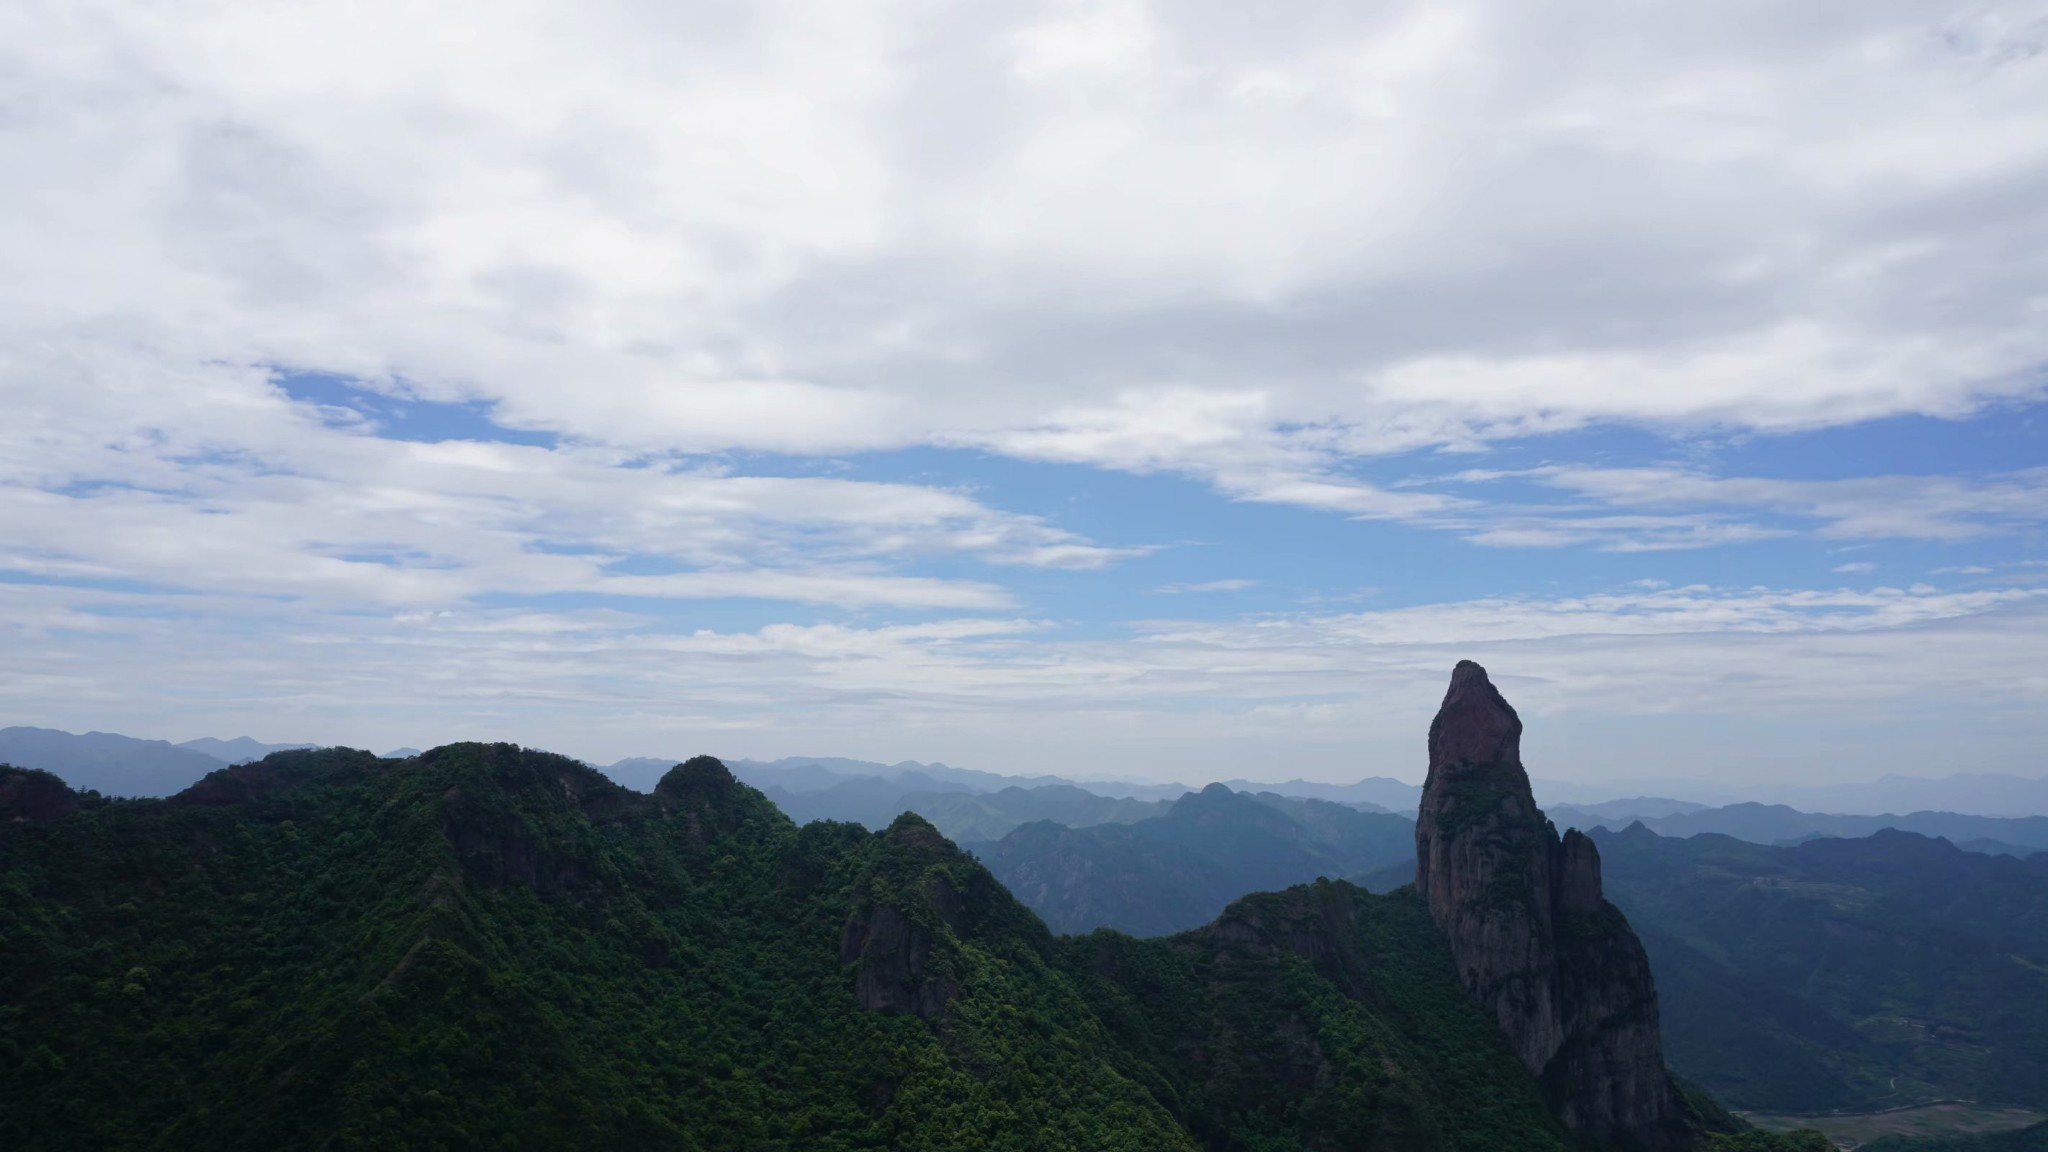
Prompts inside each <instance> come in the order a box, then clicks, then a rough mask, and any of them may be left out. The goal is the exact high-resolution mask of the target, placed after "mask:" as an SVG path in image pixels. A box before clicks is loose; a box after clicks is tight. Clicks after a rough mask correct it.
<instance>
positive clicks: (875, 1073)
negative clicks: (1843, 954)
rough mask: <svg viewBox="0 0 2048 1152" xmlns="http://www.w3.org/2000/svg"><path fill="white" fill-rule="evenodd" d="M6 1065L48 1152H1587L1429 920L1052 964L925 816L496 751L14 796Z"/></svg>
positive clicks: (1295, 928) (5, 931) (1314, 918)
mask: <svg viewBox="0 0 2048 1152" xmlns="http://www.w3.org/2000/svg"><path fill="white" fill-rule="evenodd" d="M0 1067H4V1075H0V1146H5V1147H7V1148H10V1149H22V1150H24V1152H27V1150H43V1149H83V1148H92V1149H108V1148H123V1149H125V1148H196V1147H206V1148H220V1149H238V1148H247V1149H256V1148H262V1149H284V1148H312V1147H320V1148H392V1149H418V1150H430V1149H431V1150H441V1149H448V1150H453V1149H469V1148H560V1147H569V1146H577V1147H596V1146H618V1147H636V1148H676V1149H707V1150H708V1149H855V1148H892V1149H932V1150H936V1149H968V1148H975V1149H982V1148H994V1149H1017V1150H1019V1152H1022V1150H1025V1149H1076V1150H1080V1149H1090V1150H1094V1149H1132V1150H1138V1149H1145V1150H1153V1149H1174V1148H1183V1149H1191V1150H1192V1149H1197V1148H1202V1149H1244V1150H1259V1152H1278V1150H1284V1149H1302V1150H1307V1149H1335V1148H1401V1149H1446V1150H1448V1149H1467V1150H1489V1149H1500V1150H1508V1149H1514V1150H1517V1152H1529V1150H1540V1149H1544V1148H1556V1149H1566V1148H1572V1147H1574V1146H1575V1144H1574V1142H1573V1140H1572V1138H1571V1137H1570V1136H1569V1135H1568V1134H1567V1133H1566V1132H1564V1131H1563V1130H1562V1129H1561V1128H1560V1127H1559V1126H1558V1125H1557V1124H1556V1122H1555V1121H1554V1120H1553V1119H1552V1118H1551V1115H1550V1112H1549V1110H1548V1108H1547V1107H1546V1104H1545V1101H1544V1099H1543V1097H1542V1095H1541V1092H1540V1090H1539V1088H1538V1086H1537V1085H1536V1083H1535V1082H1534V1081H1533V1080H1532V1079H1531V1078H1530V1077H1529V1076H1528V1075H1527V1074H1526V1073H1525V1072H1524V1071H1523V1069H1522V1068H1521V1066H1520V1064H1519V1063H1518V1062H1517V1061H1516V1060H1515V1059H1514V1058H1513V1057H1512V1056H1511V1055H1509V1054H1508V1052H1507V1051H1506V1049H1505V1047H1504V1046H1503V1045H1502V1044H1501V1042H1500V1041H1499V1038H1498V1036H1497V1035H1496V1033H1495V1030H1494V1028H1493V1026H1492V1023H1491V1021H1490V1020H1489V1019H1487V1018H1486V1017H1484V1016H1482V1015H1481V1014H1480V1013H1479V1012H1478V1011H1477V1010H1476V1009H1475V1008H1474V1007H1473V1006H1472V1005H1471V1003H1470V1002H1469V1001H1468V1000H1467V999H1466V998H1465V996H1464V994H1463V992H1462V990H1461V989H1460V987H1459V985H1458V983H1457V981H1456V979H1455V976H1454V973H1453V971H1452V969H1451V966H1450V963H1449V958H1448V953H1447V950H1446V948H1445V945H1444V944H1443V941H1442V939H1441V937H1440V936H1439V935H1438V934H1437V933H1436V931H1435V929H1434V927H1433V925H1432V924H1431V922H1430V920H1429V918H1428V915H1427V914H1426V912H1425V911H1424V910H1423V909H1422V907H1421V906H1420V904H1419V902H1417V901H1415V900H1414V898H1413V897H1412V896H1411V895H1409V894H1406V893H1401V894H1395V895H1391V896H1374V895H1371V894H1369V893H1367V892H1365V891H1363V890H1361V889H1358V888H1355V887H1353V886H1351V885H1348V884H1342V883H1331V882H1319V883H1316V884H1311V885H1305V886H1301V887H1297V888H1293V889H1290V890H1288V891H1285V892H1280V893H1273V894H1266V895H1261V896H1257V897H1253V898H1250V899H1247V900H1244V901H1241V902H1239V903H1238V904H1236V905H1234V906H1233V907H1232V908H1231V909H1230V910H1229V911H1228V912H1227V913H1226V914H1225V915H1224V916H1223V917H1222V918H1221V919H1220V920H1218V921H1217V922H1216V923H1214V924H1212V925H1210V926H1208V927H1205V928H1203V929H1200V930H1197V931H1194V932H1190V933H1186V934H1183V935H1181V936H1176V937H1171V938H1166V939H1154V940H1136V939H1132V938H1130V937H1126V936H1121V935H1118V934H1115V933H1112V932H1107V931H1104V932H1097V933H1094V934H1092V935H1089V936H1083V937H1075V938H1061V937H1055V936H1053V935H1052V934H1051V933H1050V932H1048V931H1047V930H1046V929H1045V927H1044V926H1043V925H1042V923H1041V922H1040V921H1039V920H1038V919H1037V917H1035V916H1034V915H1033V914H1032V913H1031V912H1030V911H1029V910H1027V909H1025V908H1024V907H1023V906H1022V905H1021V904H1019V903H1018V902H1017V901H1016V900H1014V899H1013V898H1011V896H1010V895H1009V894H1008V892H1007V891H1006V890H1005V889H1004V888H1003V887H1002V886H1001V885H1000V884H999V883H997V882H996V880H995V879H994V878H993V877H992V876H991V875H990V874H989V873H988V872H987V871H986V870H985V869H983V868H982V867H981V866H980V865H979V864H978V863H976V862H975V861H974V860H973V859H972V858H971V857H969V856H967V855H966V854H964V853H962V852H960V851H958V850H957V849H956V848H954V846H953V845H952V844H951V843H950V842H948V841H946V840H945V839H944V838H943V837H941V836H940V835H939V834H938V833H937V832H936V830H934V829H933V828H932V827H931V826H930V825H929V824H927V823H925V822H924V821H923V820H922V819H920V818H918V817H915V816H905V817H903V818H901V819H899V820H898V821H897V822H896V823H895V824H893V825H892V826H890V827H889V828H888V829H887V830H886V831H883V832H869V831H866V830H864V829H862V828H860V827H859V826H856V825H851V824H840V823H831V822H819V823H813V824H809V825H806V826H804V827H802V828H798V827H797V826H796V825H795V824H794V823H792V822H791V821H790V820H789V819H788V818H787V817H785V816H784V815H782V814H781V813H780V812H779V811H777V810H776V809H775V807H774V806H773V805H772V804H770V803H769V802H768V801H767V800H766V799H765V798H764V797H762V796H761V794H760V793H758V792H756V791H754V790H753V789H750V788H747V787H745V786H743V785H740V784H738V783H736V782H735V781H734V780H733V779H732V777H731V776H730V774H729V773H727V772H726V771H725V769H724V767H723V766H722V765H721V764H719V763H718V762H717V761H715V760H711V759H709V758H699V759H697V760H693V761H690V762H689V763H686V764H683V765H679V766H678V767H676V768H674V769H672V770H671V771H670V772H669V773H668V774H667V775H666V776H665V777H663V778H662V780H661V782H660V784H659V786H658V787H657V788H656V789H655V791H654V793H653V794H652V795H643V794H640V793H636V792H632V791H629V790H626V789H623V788H620V787H618V786H617V785H615V784H613V783H612V782H611V781H609V780H607V779H606V778H605V777H604V776H602V775H601V774H599V773H597V772H595V771H593V770H592V769H589V768H587V767H585V766H584V765H582V764H580V763H578V762H575V761H572V760H568V759H564V758H562V757H558V756H552V755H547V754H543V753H538V752H532V751H527V750H523V749H520V748H517V747H514V746H511V745H502V744H500V745H484V744H459V745H451V746H447V747H443V748H439V749H436V750H434V751H431V752H428V753H426V754H424V755H422V756H420V757H418V758H416V759H411V760H404V761H397V760H379V759H377V758H376V757H374V756H371V755H369V754H367V753H361V752H353V751H348V750H324V751H317V752H288V753H278V754H274V755H272V756H271V757H269V758H268V759H266V760H264V761H261V762H258V763H254V764H249V765H244V766H240V767H236V768H231V769H224V770H222V771H219V772H215V773H214V774H212V775H211V776H209V777H207V778H206V779H205V780H203V781H201V782H200V783H199V784H198V785H195V786H194V787H193V788H191V789H188V790H187V791H186V792H184V793H182V794H180V795H179V796H177V797H174V798H172V799H170V800H107V799H103V798H100V797H98V796H97V795H95V794H92V793H85V794H82V795H79V794H73V793H71V792H70V791H69V790H68V789H65V788H64V787H63V786H62V784H61V783H59V782H57V781H56V779H55V778H54V777H49V776H47V775H46V774H43V773H31V772H23V771H20V770H13V769H7V770H4V773H0ZM1747 1146H1748V1145H1744V1147H1747Z"/></svg>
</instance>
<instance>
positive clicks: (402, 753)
mask: <svg viewBox="0 0 2048 1152" xmlns="http://www.w3.org/2000/svg"><path fill="white" fill-rule="evenodd" d="M419 754H420V750H419V749H417V748H393V749H392V750H391V751H389V752H386V753H385V754H384V755H383V756H382V757H380V759H384V760H410V759H412V758H413V757H415V756H418V755H419Z"/></svg>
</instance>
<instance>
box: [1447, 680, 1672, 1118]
mask: <svg viewBox="0 0 2048 1152" xmlns="http://www.w3.org/2000/svg"><path fill="white" fill-rule="evenodd" d="M1521 743H1522V721H1521V718H1520V717H1519V716H1517V715H1516V714H1515V710H1514V709H1513V708H1512V707H1510V706H1509V705H1508V702H1507V701H1506V700H1505V699H1503V698H1502V697H1501V694H1500V692H1499V691H1498V690H1497V689H1495V688H1494V686H1493V683H1492V681H1490V680H1488V679H1487V676H1486V670H1485V669H1484V668H1481V667H1480V666H1479V665H1477V664H1474V663H1472V662H1471V661H1469V660H1467V661H1462V662H1460V663H1459V664H1458V666H1457V668H1456V670H1454V671H1453V672H1452V673H1451V686H1450V690H1449V691H1448V692H1447V693H1445V695H1444V702H1443V706H1442V708H1441V709H1439V710H1438V712H1437V716H1436V720H1435V722H1434V723H1432V724H1431V725H1430V729H1429V780H1428V782H1427V783H1426V784H1425V785H1424V786H1423V792H1422V806H1421V810H1420V812H1419V813H1418V814H1417V819H1416V823H1415V852H1416V872H1415V887H1416V891H1417V892H1418V893H1420V894H1421V896H1422V897H1423V899H1424V900H1425V901H1426V902H1427V903H1428V906H1429V911H1430V916H1431V918H1432V919H1434V920H1435V921H1436V923H1437V926H1438V927H1439V928H1441V929H1442V930H1443V932H1444V935H1445V936H1446V937H1447V938H1448V939H1449V941H1450V945H1451V954H1452V956H1453V957H1454V958H1455V959H1456V961H1457V966H1458V974H1459V977H1460V979H1461V980H1462V982H1463V983H1464V985H1465V990H1466V991H1467V992H1469V993H1470V994H1471V995H1472V997H1473V998H1474V999H1475V1000H1477V1001H1478V1002H1479V1004H1480V1005H1481V1006H1483V1007H1485V1008H1486V1009H1488V1010H1489V1011H1491V1012H1492V1013H1493V1015H1494V1017H1495V1019H1496V1020H1497V1021H1498V1022H1499V1024H1500V1029H1501V1033H1502V1035H1503V1036H1505V1037H1506V1039H1507V1041H1508V1045H1509V1047H1510V1048H1511V1049H1512V1050H1513V1051H1514V1053H1515V1055H1516V1056H1518V1057H1520V1059H1521V1061H1522V1063H1523V1065H1524V1066H1526V1067H1527V1068H1528V1069H1529V1071H1530V1072H1531V1073H1533V1074H1535V1075H1536V1077H1537V1078H1538V1079H1539V1081H1540V1082H1541V1083H1542V1085H1543V1089H1544V1093H1545V1095H1546V1096H1547V1097H1548V1098H1549V1100H1550V1102H1551V1106H1552V1108H1553V1109H1555V1110H1556V1112H1557V1115H1558V1117H1559V1119H1561V1120H1563V1121H1564V1123H1565V1124H1566V1125H1567V1126H1568V1127H1571V1128H1573V1129H1575V1130H1577V1131H1579V1132H1583V1133H1586V1134H1588V1135H1592V1136H1596V1137H1599V1138H1601V1139H1604V1140H1609V1141H1613V1142H1615V1143H1617V1144H1621V1145H1623V1146H1627V1147H1635V1148H1644V1149H1666V1148H1688V1147H1692V1146H1694V1145H1696V1144H1697V1143H1698V1142H1699V1137H1698V1136H1697V1134H1696V1133H1695V1132H1694V1131H1693V1129H1692V1126H1691V1124H1690V1122H1689V1121H1688V1119H1687V1110H1686V1108H1685V1105H1684V1103H1683V1101H1682V1100H1681V1098H1680V1096H1679V1094H1678V1091H1677V1089H1676V1087H1675V1086H1674V1085H1673V1084H1672V1081H1671V1077H1670V1074H1669V1073H1668V1072H1667V1071H1666V1070H1665V1067H1664V1056H1663V1044H1662V1041H1661V1039H1660V1038H1659V1036H1658V1027H1657V994H1656V988H1655V986H1654V984H1653V983H1652V981H1651V978H1650V965H1649V960H1648V958H1647V957H1646V956H1645V955H1644V953H1643V947H1642V944H1641V943H1640V942H1639V941H1638V940H1637V939H1636V935H1635V932H1634V931H1633V930H1631V929H1630V928H1629V926H1628V921H1627V920H1626V919H1625V918H1624V917H1623V916H1622V914H1621V913H1620V911H1618V910H1617V909H1616V908H1615V907H1614V906H1613V905H1612V904H1609V903H1608V902H1607V900H1606V898H1605V896H1604V895H1603V894H1602V892H1601V887H1600V851H1599V849H1598V847H1596V846H1595V845H1594V843H1593V841H1592V840H1591V839H1590V838H1588V837H1586V836H1585V835H1583V834H1581V833H1580V832H1578V831H1577V830H1573V831H1571V832H1569V833H1567V834H1566V835H1565V836H1564V837H1563V838H1562V839H1560V838H1559V836H1558V834H1557V830H1556V828H1554V827H1552V825H1551V823H1550V821H1548V820H1546V819H1545V818H1544V816H1543V813H1542V811H1541V810H1540V809H1538V808H1537V807H1536V801H1535V798H1534V797H1533V796H1532V795H1531V794H1530V791H1529V777H1528V774H1527V773H1526V772H1525V771H1524V770H1523V768H1522V751H1521Z"/></svg>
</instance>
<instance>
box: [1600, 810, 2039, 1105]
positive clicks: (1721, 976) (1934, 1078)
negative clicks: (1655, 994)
mask: <svg viewBox="0 0 2048 1152" xmlns="http://www.w3.org/2000/svg"><path fill="white" fill-rule="evenodd" d="M1594 839H1595V840H1596V841H1597V842H1598V844H1599V845H1600V849H1601V852H1602V854H1603V857H1604V859H1605V861H1606V874H1607V879H1608V886H1609V889H1610V892H1611V895H1612V897H1613V899H1614V901H1615V902H1616V903H1617V904H1619V905H1620V906H1621V907H1622V908H1623V909H1625V910H1626V911H1627V913H1628V915H1629V919H1630V921H1631V922H1632V923H1634V924H1635V925H1636V927H1637V930H1638V931H1639V932H1641V933H1642V936H1643V941H1644V944H1645V946H1646V947H1647V948H1648V950H1649V954H1650V960H1651V964H1652V966H1653V967H1654V969H1655V970H1656V973H1657V981H1658V987H1659V990H1660V992H1661V993H1662V995H1661V1000H1662V1003H1663V1005H1664V1010H1665V1017H1666V1022H1667V1023H1666V1028H1665V1035H1666V1037H1667V1041H1668V1043H1669V1045H1670V1051H1671V1058H1672V1062H1673V1064H1674V1065H1675V1066H1676V1067H1678V1068H1679V1069H1680V1070H1681V1071H1683V1072H1684V1073H1685V1075H1687V1076H1689V1077H1691V1078H1693V1079H1695V1080H1697V1081H1699V1082H1700V1083H1702V1084H1703V1085H1705V1086H1706V1087H1708V1088H1709V1089H1711V1090H1712V1091H1714V1092H1715V1093H1716V1094H1717V1095H1719V1096H1721V1097H1722V1098H1724V1099H1726V1100H1728V1101H1729V1102H1730V1103H1731V1104H1732V1105H1734V1106H1737V1107H1743V1108H1757V1109H1768V1110H1778V1111H1802V1112H1817V1111H1822V1110H1828V1109H1858V1108H1870V1107H1887V1106H1891V1105H1895V1104H1903V1103H1911V1102H1914V1101H1916V1100H1925V1099H1935V1098H1944V1097H1961V1098H1964V1099H1971V1100H1982V1101H1987V1102H2000V1103H2015V1104H2027V1105H2032V1106H2035V1107H2048V857H2038V856H2037V857H2034V858H2032V859H2030V860H2017V859H2013V858H2011V857H2009V856H1988V855H1983V854H1980V853H1974V852H1966V851H1963V850H1961V849H1959V848H1957V847H1956V846H1955V845H1952V844H1949V843H1947V842H1945V841H1942V840H1935V839H1929V838H1927V837H1925V836H1920V835H1916V834H1913V833H1910V832H1900V831H1895V830H1890V831H1881V832H1878V833H1877V834H1875V835H1873V836H1869V837H1866V838H1861V839H1841V840H1837V839H1825V840H1813V841H1809V842H1807V843H1805V844H1800V845H1797V846H1792V847H1768V846H1764V845H1757V844H1750V843H1746V842H1743V841H1740V840H1736V839H1734V838H1732V837H1727V836H1719V835H1711V834H1708V835H1700V836H1694V837H1691V838H1689V839H1683V840H1680V839H1671V838H1666V837H1659V836H1657V835H1655V834H1653V833H1651V832H1650V831H1649V830H1648V829H1647V828H1643V827H1639V826H1638V827H1632V828H1630V829H1628V830H1626V831H1623V832H1611V831H1607V830H1604V829H1603V830H1599V831H1596V832H1595V833H1594Z"/></svg>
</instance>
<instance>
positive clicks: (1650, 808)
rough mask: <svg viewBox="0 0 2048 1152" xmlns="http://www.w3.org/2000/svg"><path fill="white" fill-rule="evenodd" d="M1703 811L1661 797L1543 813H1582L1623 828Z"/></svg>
mask: <svg viewBox="0 0 2048 1152" xmlns="http://www.w3.org/2000/svg"><path fill="white" fill-rule="evenodd" d="M1706 808H1707V805H1705V804H1698V803H1694V802H1693V801H1691V800H1672V799H1669V798H1667V797H1663V796H1634V797H1630V798H1629V799H1626V800H1602V801H1600V802H1599V803H1597V804H1553V805H1550V806H1549V807H1548V808H1546V809H1545V810H1546V811H1549V812H1553V813H1556V812H1570V813H1582V814H1585V815H1587V816H1590V817H1599V818H1602V819H1607V820H1618V821H1620V823H1618V824H1615V825H1614V827H1616V828H1626V827H1628V826H1629V824H1630V823H1631V822H1633V821H1636V820H1654V819H1657V818H1659V817H1662V816H1673V815H1676V814H1678V813H1680V812H1699V811H1703V810H1704V809H1706ZM1563 826H1564V825H1559V827H1563Z"/></svg>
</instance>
